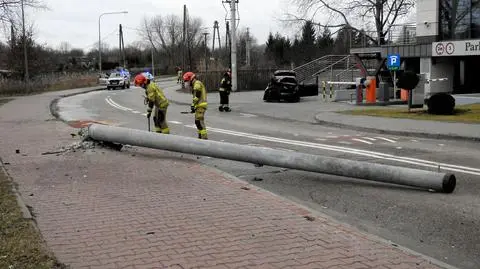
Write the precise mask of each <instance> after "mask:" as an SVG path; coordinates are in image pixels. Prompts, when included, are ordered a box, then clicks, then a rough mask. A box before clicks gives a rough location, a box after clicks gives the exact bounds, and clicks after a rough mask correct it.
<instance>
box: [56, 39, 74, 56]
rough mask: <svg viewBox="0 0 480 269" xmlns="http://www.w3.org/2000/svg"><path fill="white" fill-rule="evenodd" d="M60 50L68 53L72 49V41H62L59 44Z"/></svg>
mask: <svg viewBox="0 0 480 269" xmlns="http://www.w3.org/2000/svg"><path fill="white" fill-rule="evenodd" d="M58 50H59V51H60V53H62V54H68V53H69V52H70V51H71V50H72V45H70V43H68V42H66V41H64V42H62V43H60V45H59V46H58Z"/></svg>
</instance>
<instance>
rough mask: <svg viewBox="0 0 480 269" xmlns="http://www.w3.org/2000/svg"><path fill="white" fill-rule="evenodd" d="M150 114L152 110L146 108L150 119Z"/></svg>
mask: <svg viewBox="0 0 480 269" xmlns="http://www.w3.org/2000/svg"><path fill="white" fill-rule="evenodd" d="M150 116H152V110H151V109H148V110H147V118H149V119H150Z"/></svg>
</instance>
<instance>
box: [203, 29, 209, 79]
mask: <svg viewBox="0 0 480 269" xmlns="http://www.w3.org/2000/svg"><path fill="white" fill-rule="evenodd" d="M203 35H204V36H205V79H204V82H205V87H207V71H208V55H207V51H208V47H207V35H208V33H203Z"/></svg>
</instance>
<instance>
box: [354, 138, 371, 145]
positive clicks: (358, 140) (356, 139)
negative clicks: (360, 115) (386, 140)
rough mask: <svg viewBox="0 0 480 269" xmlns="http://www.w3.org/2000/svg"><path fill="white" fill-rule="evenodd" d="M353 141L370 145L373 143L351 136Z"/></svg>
mask: <svg viewBox="0 0 480 269" xmlns="http://www.w3.org/2000/svg"><path fill="white" fill-rule="evenodd" d="M352 140H353V141H357V142H361V143H365V144H368V145H372V144H373V143H372V142H368V141H366V140H362V139H358V138H353V139H352Z"/></svg>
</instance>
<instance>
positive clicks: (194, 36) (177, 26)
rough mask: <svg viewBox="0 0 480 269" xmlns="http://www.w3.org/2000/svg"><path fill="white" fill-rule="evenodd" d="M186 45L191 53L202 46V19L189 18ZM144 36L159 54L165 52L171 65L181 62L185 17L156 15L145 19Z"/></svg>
mask: <svg viewBox="0 0 480 269" xmlns="http://www.w3.org/2000/svg"><path fill="white" fill-rule="evenodd" d="M187 21H188V23H187V28H186V31H187V33H186V34H187V39H186V44H185V45H186V47H187V48H188V51H189V55H191V54H192V51H196V50H197V49H198V48H199V47H200V46H201V41H202V35H201V29H202V20H201V19H200V18H188V20H187ZM143 26H144V27H143V29H145V30H143V33H142V35H143V37H144V38H145V40H147V41H148V43H150V44H149V45H150V46H152V47H153V49H154V50H155V52H156V53H157V54H165V55H166V56H167V58H168V64H169V65H175V64H178V63H180V62H181V60H180V59H181V56H182V53H181V51H182V46H183V44H182V42H183V39H182V37H183V19H181V18H180V17H179V16H177V15H167V16H156V17H154V18H151V19H148V18H145V19H144V21H143Z"/></svg>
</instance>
